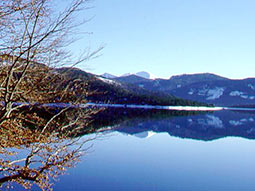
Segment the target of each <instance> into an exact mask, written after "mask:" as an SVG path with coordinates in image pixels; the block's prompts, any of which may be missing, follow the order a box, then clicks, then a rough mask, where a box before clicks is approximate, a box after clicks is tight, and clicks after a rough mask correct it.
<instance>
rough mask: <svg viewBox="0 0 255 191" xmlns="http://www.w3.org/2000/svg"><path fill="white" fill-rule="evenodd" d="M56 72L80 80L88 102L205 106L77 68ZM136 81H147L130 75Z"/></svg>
mask: <svg viewBox="0 0 255 191" xmlns="http://www.w3.org/2000/svg"><path fill="white" fill-rule="evenodd" d="M56 72H58V73H60V74H64V75H66V76H67V77H68V78H70V79H71V80H77V79H79V80H81V81H84V82H86V83H87V89H88V92H92V93H89V94H88V95H84V98H86V99H87V100H88V101H91V102H96V103H98V102H100V103H102V102H103V103H122V104H148V105H206V104H201V103H198V102H194V101H188V100H184V99H180V98H176V97H174V96H172V95H170V94H165V93H163V92H159V93H157V92H151V91H148V90H146V89H144V88H141V87H139V86H138V87H136V86H132V85H130V84H128V83H120V81H121V80H120V81H116V80H115V79H108V78H104V77H102V76H97V75H94V74H91V73H88V72H85V71H82V70H80V69H78V68H58V69H56ZM127 78H132V80H133V78H134V79H136V80H137V82H138V81H140V80H148V79H145V78H141V77H139V76H135V75H131V76H127Z"/></svg>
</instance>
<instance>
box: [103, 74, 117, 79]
mask: <svg viewBox="0 0 255 191" xmlns="http://www.w3.org/2000/svg"><path fill="white" fill-rule="evenodd" d="M101 76H102V77H105V78H108V79H113V78H117V76H115V75H112V74H109V73H104V74H102V75H101Z"/></svg>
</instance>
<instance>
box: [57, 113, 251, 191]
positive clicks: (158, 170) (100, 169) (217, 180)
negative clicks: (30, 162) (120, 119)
mask: <svg viewBox="0 0 255 191" xmlns="http://www.w3.org/2000/svg"><path fill="white" fill-rule="evenodd" d="M212 116H214V117H215V118H213V119H214V122H215V123H212V120H211V121H210V119H212ZM231 116H232V117H231ZM253 118H254V119H255V115H254V114H252V113H234V112H227V113H226V112H215V113H214V114H209V117H208V114H205V115H199V116H187V117H179V118H178V117H177V118H173V119H171V120H169V119H162V120H161V123H159V121H160V119H157V120H155V121H150V122H149V121H147V122H144V123H145V124H144V125H146V126H147V128H148V129H149V130H151V129H154V130H155V129H156V126H158V125H159V124H161V125H163V126H164V125H165V126H167V124H168V127H162V126H161V127H157V129H159V131H158V133H157V134H155V135H153V136H151V137H149V138H139V137H137V136H132V134H133V135H134V134H135V133H130V132H131V131H130V129H129V130H124V129H122V130H121V126H120V127H117V128H116V130H117V131H112V132H110V133H109V134H107V135H106V137H104V138H101V139H100V140H96V141H95V142H94V147H93V152H91V153H90V154H88V155H86V156H84V158H83V161H82V162H81V163H79V164H78V165H77V167H76V168H74V169H71V170H70V171H69V173H70V174H69V175H66V176H63V177H60V181H59V182H58V183H57V184H56V186H55V190H254V188H255V173H254V171H255V167H254V161H255V140H253V137H254V136H253V128H255V125H254V121H253ZM190 119H192V122H193V123H195V122H196V121H197V122H200V124H194V126H189V125H187V124H191V120H190ZM202 119H203V120H202ZM215 119H216V121H215ZM220 121H221V122H220ZM233 121H234V122H233ZM238 121H239V122H240V123H238ZM136 122H138V121H136ZM164 122H165V123H164ZM184 122H185V123H184ZM202 122H207V123H208V122H209V124H207V125H206V124H204V125H203V123H202ZM177 123H181V125H180V127H178V128H179V129H180V130H179V131H187V133H186V134H185V133H184V134H181V136H182V137H183V138H180V137H177V136H178V135H177V134H176V132H178V131H177V130H176V129H178V128H177V127H176V125H177ZM129 124H130V123H129ZM134 124H135V123H134ZM134 124H132V123H131V125H130V126H129V127H128V128H131V130H132V125H134ZM149 124H150V125H151V126H150V127H149V126H148V125H149ZM153 124H154V127H153ZM184 124H186V126H185V127H184V126H183V125H184ZM122 125H123V126H125V124H122ZM214 125H216V126H214ZM195 126H196V127H197V129H195ZM139 127H140V128H143V124H142V122H140V125H139V123H138V125H137V126H136V130H137V128H139ZM125 128H127V127H125ZM160 128H161V130H162V128H163V129H164V128H165V129H168V130H169V129H170V130H169V132H170V133H169V132H168V133H169V134H175V136H169V134H168V133H167V132H164V131H160ZM188 130H189V131H188ZM121 131H122V132H121ZM127 131H128V132H127ZM133 131H134V129H133ZM140 131H141V129H140ZM203 133H205V137H206V138H205V140H206V141H205V140H204V141H201V140H203V137H202V135H203ZM208 133H209V134H210V133H211V134H214V135H215V134H216V135H217V136H209V137H211V139H210V141H209V139H208ZM220 134H222V136H220ZM228 134H229V136H228V137H226V136H227V135H228ZM233 134H237V136H239V137H234V136H233ZM186 135H190V137H186V138H185V136H186ZM191 137H193V138H192V139H191ZM213 137H215V139H214V138H213ZM222 137H225V138H222ZM242 137H248V138H250V139H246V138H242ZM200 138H201V139H200ZM198 139H200V140H198Z"/></svg>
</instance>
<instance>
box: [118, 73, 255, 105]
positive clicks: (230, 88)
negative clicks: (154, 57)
mask: <svg viewBox="0 0 255 191" xmlns="http://www.w3.org/2000/svg"><path fill="white" fill-rule="evenodd" d="M114 80H115V81H116V82H119V83H122V84H124V83H125V84H130V85H132V86H133V87H140V88H143V89H144V90H148V91H151V92H157V93H159V92H162V93H164V94H168V95H174V96H176V97H180V98H183V99H188V100H193V101H198V102H203V103H208V104H215V105H220V106H233V105H235V106H238V105H251V104H253V105H254V101H255V78H248V79H243V80H232V79H228V78H225V77H221V76H218V75H215V74H211V73H202V74H184V75H178V76H172V77H171V78H170V79H155V80H148V79H146V78H142V77H135V76H126V77H119V78H115V79H114Z"/></svg>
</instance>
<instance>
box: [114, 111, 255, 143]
mask: <svg viewBox="0 0 255 191" xmlns="http://www.w3.org/2000/svg"><path fill="white" fill-rule="evenodd" d="M111 131H118V132H121V133H124V134H128V135H134V136H137V137H141V138H145V137H151V136H152V135H153V134H156V133H168V134H169V135H171V136H175V137H180V138H191V139H197V140H203V141H210V140H214V139H218V138H223V137H228V136H235V137H243V138H248V139H255V113H254V112H240V111H226V110H224V111H217V112H213V113H212V112H211V113H204V114H201V113H200V114H199V113H197V115H187V116H183V115H181V114H179V115H176V116H171V115H170V116H168V117H167V116H163V117H162V118H160V117H157V118H153V117H152V118H143V117H141V118H131V119H128V120H125V121H123V122H120V123H118V124H115V125H113V126H112V127H111Z"/></svg>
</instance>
